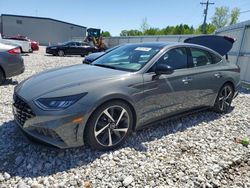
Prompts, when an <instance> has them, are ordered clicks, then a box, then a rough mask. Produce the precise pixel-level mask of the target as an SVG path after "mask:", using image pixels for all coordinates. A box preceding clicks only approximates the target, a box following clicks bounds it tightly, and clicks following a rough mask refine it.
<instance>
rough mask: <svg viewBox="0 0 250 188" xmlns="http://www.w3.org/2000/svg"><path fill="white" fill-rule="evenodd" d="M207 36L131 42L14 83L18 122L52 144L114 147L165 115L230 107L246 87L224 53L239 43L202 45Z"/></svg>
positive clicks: (29, 131) (166, 116)
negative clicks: (85, 61)
mask: <svg viewBox="0 0 250 188" xmlns="http://www.w3.org/2000/svg"><path fill="white" fill-rule="evenodd" d="M207 39H208V40H213V39H214V42H213V45H210V48H207V47H206V46H201V45H195V44H190V43H170V42H169V43H168V42H154V43H139V44H126V45H124V46H121V47H118V48H117V49H115V50H113V51H111V52H109V53H107V54H105V55H103V56H101V57H100V58H98V59H97V60H95V61H94V62H93V63H91V64H89V65H87V64H81V65H75V66H69V67H64V68H59V69H53V70H49V71H47V72H43V73H40V74H37V75H35V76H33V77H30V78H29V79H27V80H25V81H24V82H22V83H20V84H19V85H18V86H16V87H15V90H14V96H13V98H14V104H13V112H14V117H15V120H16V122H17V124H18V125H19V126H20V128H21V129H22V130H23V131H24V132H25V133H26V134H28V135H29V136H31V137H33V138H35V139H37V140H39V141H42V142H45V143H47V144H51V145H54V146H57V147H60V148H68V147H76V146H82V145H84V143H85V142H86V143H87V144H89V145H90V146H91V147H92V148H95V149H100V150H108V149H113V148H115V147H117V146H119V145H120V144H122V143H123V142H124V141H125V140H126V138H127V137H128V136H129V134H130V133H131V131H133V130H134V131H135V130H137V129H140V128H143V127H145V126H146V125H148V124H151V123H153V122H155V121H157V120H161V119H163V118H168V117H171V116H174V115H180V114H182V113H187V112H191V111H193V110H197V109H198V110H202V109H209V108H212V109H214V110H215V111H217V112H219V113H226V112H228V111H229V110H230V105H231V102H232V100H233V99H234V97H235V96H237V93H238V91H237V90H238V88H239V86H240V69H239V67H238V66H237V65H235V64H233V63H229V62H228V61H227V60H225V59H224V58H223V57H222V56H224V55H225V54H226V53H227V52H228V51H229V50H230V49H231V48H232V45H233V41H231V42H230V41H229V40H228V39H227V38H223V37H221V38H220V37H217V36H216V37H212V38H211V37H208V38H206V37H205V38H201V40H200V43H203V42H204V41H205V40H207ZM217 39H219V40H217ZM218 41H219V43H218ZM189 42H190V41H189ZM196 42H197V40H196ZM203 44H204V43H203ZM218 46H220V48H219V49H218V51H215V50H213V49H217V47H218ZM225 49H227V50H225ZM170 144H171V143H170Z"/></svg>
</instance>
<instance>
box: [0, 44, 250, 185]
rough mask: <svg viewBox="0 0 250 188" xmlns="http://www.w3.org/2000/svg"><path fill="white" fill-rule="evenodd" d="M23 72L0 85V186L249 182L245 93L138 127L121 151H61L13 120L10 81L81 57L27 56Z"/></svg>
mask: <svg viewBox="0 0 250 188" xmlns="http://www.w3.org/2000/svg"><path fill="white" fill-rule="evenodd" d="M23 58H24V61H25V65H26V70H25V73H24V74H22V75H19V76H17V77H14V78H13V79H12V80H11V79H9V80H7V82H6V84H5V85H4V86H0V99H1V100H0V112H1V114H0V135H1V136H0V187H1V188H2V187H18V188H26V187H32V188H39V187H250V160H249V157H250V152H249V151H250V150H249V148H248V147H244V146H242V145H241V144H236V143H235V142H234V138H235V137H238V138H242V137H245V136H247V137H249V138H250V92H248V91H242V92H241V93H240V95H239V96H238V97H237V98H236V99H235V100H234V102H233V109H232V111H231V112H230V113H228V114H224V115H219V114H216V113H214V112H211V111H204V112H199V113H196V114H193V115H189V116H185V117H182V118H179V119H176V120H169V121H167V120H165V121H162V122H161V123H158V124H155V125H154V126H152V127H151V128H147V129H144V130H142V131H138V132H137V133H136V134H133V135H132V136H131V137H130V138H129V139H128V141H127V142H126V143H125V144H124V145H123V146H122V147H121V148H119V149H117V150H115V151H110V152H100V151H94V150H91V149H89V148H88V147H81V148H76V149H67V150H59V149H55V148H51V147H47V146H44V145H40V144H37V143H33V142H31V141H29V140H27V139H26V137H24V136H23V134H22V133H21V132H20V130H19V129H18V127H17V125H16V124H15V123H14V121H13V115H12V112H11V103H12V94H13V89H14V86H15V85H16V84H17V83H18V82H20V81H22V80H23V79H25V78H27V77H29V76H31V75H33V74H35V73H38V72H41V71H43V70H47V69H51V68H54V67H61V66H67V65H73V64H79V63H81V61H82V58H81V57H53V56H46V55H44V49H42V50H41V51H40V52H35V53H33V54H29V55H28V56H24V57H23Z"/></svg>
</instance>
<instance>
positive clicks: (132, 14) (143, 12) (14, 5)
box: [0, 0, 250, 36]
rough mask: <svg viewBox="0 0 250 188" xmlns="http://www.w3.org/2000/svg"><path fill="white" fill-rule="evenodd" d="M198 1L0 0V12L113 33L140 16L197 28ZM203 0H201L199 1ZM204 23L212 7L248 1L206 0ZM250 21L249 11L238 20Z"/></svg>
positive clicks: (248, 6) (248, 5) (243, 5)
mask: <svg viewBox="0 0 250 188" xmlns="http://www.w3.org/2000/svg"><path fill="white" fill-rule="evenodd" d="M201 1H202V0H88V1H86V0H25V1H20V0H0V14H17V15H25V16H39V17H49V18H54V19H58V20H62V21H66V22H71V23H74V24H79V25H83V26H86V27H95V28H101V29H102V30H107V31H110V32H111V34H112V35H113V36H117V35H119V34H120V31H121V30H123V29H140V25H141V23H142V20H143V18H147V20H148V24H149V25H150V26H152V27H159V28H163V27H166V26H167V25H177V24H181V23H185V24H188V25H193V26H194V27H197V26H198V25H200V24H201V23H202V22H203V9H204V8H205V6H202V5H200V2H201ZM203 1H204V2H205V0H203ZM210 1H211V2H214V3H215V4H214V5H211V6H209V11H208V22H210V20H211V16H212V15H213V13H214V10H215V7H218V6H228V7H230V8H234V7H238V8H240V9H241V11H246V10H250V0H214V1H212V0H210ZM246 20H250V12H247V13H242V14H241V15H240V18H239V21H246Z"/></svg>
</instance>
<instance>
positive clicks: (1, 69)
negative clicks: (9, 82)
mask: <svg viewBox="0 0 250 188" xmlns="http://www.w3.org/2000/svg"><path fill="white" fill-rule="evenodd" d="M0 71H2V72H3V75H4V77H5V78H6V73H5V71H4V69H3V67H2V66H1V65H0Z"/></svg>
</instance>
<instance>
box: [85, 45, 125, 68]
mask: <svg viewBox="0 0 250 188" xmlns="http://www.w3.org/2000/svg"><path fill="white" fill-rule="evenodd" d="M123 45H124V44H121V45H117V46H114V47H112V48H109V49H107V50H106V51H104V52H95V53H92V54H89V55H87V56H85V57H84V58H83V61H82V63H84V64H90V63H92V62H93V61H95V60H96V59H98V58H99V57H101V56H102V55H104V54H106V53H109V52H111V51H113V50H115V49H116V48H118V47H120V46H123Z"/></svg>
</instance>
